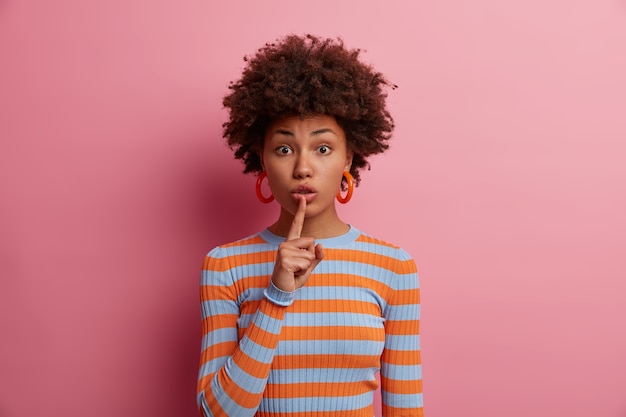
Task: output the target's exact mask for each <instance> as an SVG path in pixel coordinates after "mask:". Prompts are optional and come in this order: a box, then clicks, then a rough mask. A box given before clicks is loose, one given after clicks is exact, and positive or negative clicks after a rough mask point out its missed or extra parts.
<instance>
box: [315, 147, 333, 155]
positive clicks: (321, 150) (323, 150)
mask: <svg viewBox="0 0 626 417" xmlns="http://www.w3.org/2000/svg"><path fill="white" fill-rule="evenodd" d="M330 150H331V149H330V147H329V146H328V145H322V146H320V147H319V148H317V151H318V152H319V153H321V154H322V155H326V154H328V153H330Z"/></svg>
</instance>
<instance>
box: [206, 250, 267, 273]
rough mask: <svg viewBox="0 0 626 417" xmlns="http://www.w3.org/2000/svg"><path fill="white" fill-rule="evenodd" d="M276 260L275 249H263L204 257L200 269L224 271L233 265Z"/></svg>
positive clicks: (241, 265) (242, 265) (239, 265)
mask: <svg viewBox="0 0 626 417" xmlns="http://www.w3.org/2000/svg"><path fill="white" fill-rule="evenodd" d="M275 260H276V251H264V252H253V253H243V254H237V255H231V256H225V257H223V258H219V259H214V258H208V257H207V258H206V260H205V262H204V264H203V266H202V269H203V270H206V271H215V272H224V271H226V270H228V269H230V268H232V267H233V266H238V267H245V266H248V265H254V264H258V263H265V262H274V261H275Z"/></svg>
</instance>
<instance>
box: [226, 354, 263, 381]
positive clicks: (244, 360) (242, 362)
mask: <svg viewBox="0 0 626 417" xmlns="http://www.w3.org/2000/svg"><path fill="white" fill-rule="evenodd" d="M233 361H234V362H235V363H236V364H237V366H239V367H240V368H241V369H243V370H245V371H246V373H248V374H249V375H252V376H253V377H256V378H267V375H268V374H269V371H270V365H267V364H264V363H262V362H259V361H257V360H256V359H253V358H251V357H250V356H248V355H246V354H245V353H243V352H242V351H237V352H235V354H234V355H233ZM222 369H223V368H222Z"/></svg>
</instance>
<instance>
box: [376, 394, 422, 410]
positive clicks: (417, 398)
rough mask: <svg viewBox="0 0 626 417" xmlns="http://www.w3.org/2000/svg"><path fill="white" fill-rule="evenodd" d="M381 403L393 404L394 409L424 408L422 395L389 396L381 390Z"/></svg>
mask: <svg viewBox="0 0 626 417" xmlns="http://www.w3.org/2000/svg"><path fill="white" fill-rule="evenodd" d="M381 394H382V398H383V402H384V403H385V404H393V406H394V407H400V408H416V407H423V406H424V396H423V395H422V394H391V393H388V392H386V391H384V390H381Z"/></svg>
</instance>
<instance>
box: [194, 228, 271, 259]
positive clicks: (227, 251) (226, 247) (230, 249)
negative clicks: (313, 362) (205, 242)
mask: <svg viewBox="0 0 626 417" xmlns="http://www.w3.org/2000/svg"><path fill="white" fill-rule="evenodd" d="M265 246H267V241H265V239H263V238H262V237H261V233H255V234H253V235H250V236H247V237H245V238H243V239H238V240H235V241H232V242H228V243H223V244H221V245H218V246H216V247H214V248H213V249H211V250H210V251H209V252H208V253H207V255H206V256H207V257H211V258H224V257H227V256H233V255H238V254H245V253H251V252H258V251H259V250H261V249H262V248H264V247H265Z"/></svg>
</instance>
